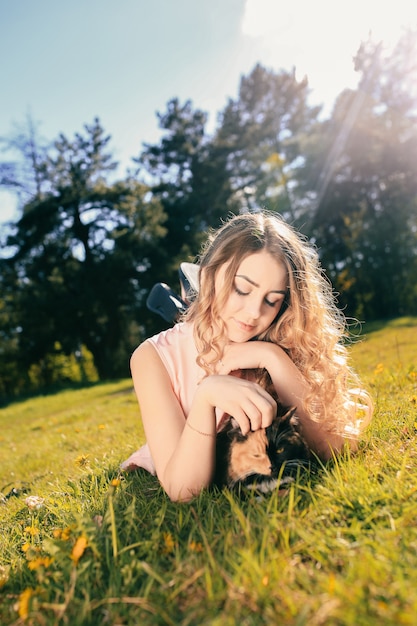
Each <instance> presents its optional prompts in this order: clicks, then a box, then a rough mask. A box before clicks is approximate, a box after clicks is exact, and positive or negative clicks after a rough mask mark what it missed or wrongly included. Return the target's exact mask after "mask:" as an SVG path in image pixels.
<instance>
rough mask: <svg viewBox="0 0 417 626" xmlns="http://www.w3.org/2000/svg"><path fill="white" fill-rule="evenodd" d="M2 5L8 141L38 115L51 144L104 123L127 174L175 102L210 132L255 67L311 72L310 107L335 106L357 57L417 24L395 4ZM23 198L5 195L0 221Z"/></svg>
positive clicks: (2, 119)
mask: <svg viewBox="0 0 417 626" xmlns="http://www.w3.org/2000/svg"><path fill="white" fill-rule="evenodd" d="M385 4H386V3H382V2H381V1H380V0H351V1H350V2H349V3H343V4H342V3H339V2H335V0H314V1H312V0H291V1H290V2H289V1H288V0H285V1H282V0H146V1H145V0H117V2H116V1H115V0H71V1H69V0H0V59H1V62H0V85H1V97H0V136H7V135H10V133H12V131H13V128H14V126H15V125H16V124H20V125H22V124H24V121H25V119H26V116H27V115H28V114H30V115H31V116H32V118H33V119H34V120H35V121H38V122H39V123H40V126H39V130H40V133H41V134H42V135H43V136H44V137H45V138H46V139H48V140H52V139H55V138H56V137H57V135H58V134H59V133H60V132H63V133H64V134H66V135H67V136H69V137H71V136H72V135H73V134H74V133H75V132H77V131H80V130H82V127H83V125H84V124H86V123H90V122H91V121H92V120H93V118H94V117H95V116H98V117H99V118H100V120H101V122H102V124H103V126H104V128H105V130H106V131H107V132H108V133H109V134H110V135H111V136H112V144H111V145H112V148H113V152H114V156H115V158H116V159H117V160H119V161H120V162H121V170H120V173H121V175H122V174H123V172H124V171H125V168H126V167H127V166H128V165H129V164H130V159H131V157H133V156H136V155H138V154H139V152H140V151H141V147H142V143H143V142H153V141H157V140H158V138H159V136H160V135H159V131H158V126H157V119H156V111H164V110H165V106H166V103H167V102H168V100H169V99H171V98H172V97H174V96H177V97H179V98H180V100H181V101H182V102H183V101H185V100H186V99H188V98H190V99H191V100H192V101H193V104H194V106H195V107H198V108H201V109H203V110H205V111H207V112H208V113H209V115H210V118H209V128H213V127H214V126H215V124H216V114H217V113H218V112H220V111H221V109H222V108H223V107H224V105H225V104H226V102H227V99H228V97H236V95H237V90H238V85H239V80H240V77H241V75H242V74H247V73H248V72H250V70H251V69H252V68H253V66H254V65H255V63H256V62H258V61H259V62H261V63H263V64H264V65H266V66H267V67H270V68H273V69H275V70H280V69H291V68H292V67H293V66H295V67H296V70H297V75H298V76H299V77H300V78H301V77H302V76H303V75H307V76H308V78H309V83H310V88H311V89H312V95H311V101H312V102H314V103H324V104H325V105H326V107H327V108H328V109H330V107H331V104H332V102H333V101H334V98H335V97H336V96H337V95H338V94H339V93H340V92H341V91H342V89H343V88H344V87H349V86H355V84H356V77H355V74H354V72H353V64H352V57H353V56H354V54H355V52H356V51H357V49H358V47H359V44H360V42H361V40H362V39H365V38H366V37H367V36H368V33H369V32H370V31H371V32H372V35H373V37H374V38H376V39H383V40H384V41H386V42H387V43H393V42H394V41H395V40H396V39H397V38H398V36H399V34H400V28H401V27H402V26H416V24H417V5H416V6H414V5H415V4H416V3H415V2H413V0H396V2H395V3H389V5H390V6H389V7H387V6H385ZM15 216H16V203H15V201H14V200H13V198H11V197H10V195H7V194H5V193H2V192H0V222H3V221H5V220H6V219H10V218H13V217H15Z"/></svg>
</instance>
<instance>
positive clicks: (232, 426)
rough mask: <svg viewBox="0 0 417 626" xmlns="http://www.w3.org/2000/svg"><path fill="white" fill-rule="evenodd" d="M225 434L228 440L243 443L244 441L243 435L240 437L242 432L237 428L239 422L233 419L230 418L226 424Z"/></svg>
mask: <svg viewBox="0 0 417 626" xmlns="http://www.w3.org/2000/svg"><path fill="white" fill-rule="evenodd" d="M227 434H228V435H229V438H230V439H234V440H236V441H243V440H244V439H246V437H245V436H244V435H242V431H241V429H240V426H239V422H238V421H237V420H235V418H234V417H231V418H230V420H229V423H228V428H227Z"/></svg>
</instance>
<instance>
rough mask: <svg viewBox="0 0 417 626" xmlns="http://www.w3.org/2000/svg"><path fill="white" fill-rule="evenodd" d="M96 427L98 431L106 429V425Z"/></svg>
mask: <svg viewBox="0 0 417 626" xmlns="http://www.w3.org/2000/svg"><path fill="white" fill-rule="evenodd" d="M98 427H99V430H104V429H105V428H106V425H105V424H99V425H98Z"/></svg>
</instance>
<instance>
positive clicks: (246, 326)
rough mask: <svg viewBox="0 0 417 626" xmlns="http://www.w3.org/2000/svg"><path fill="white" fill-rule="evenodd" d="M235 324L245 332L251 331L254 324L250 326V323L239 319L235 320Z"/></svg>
mask: <svg viewBox="0 0 417 626" xmlns="http://www.w3.org/2000/svg"><path fill="white" fill-rule="evenodd" d="M235 322H236V325H237V326H238V328H240V330H243V331H244V332H245V333H251V332H252V331H253V330H254V328H255V326H252V325H250V324H245V323H244V322H241V321H240V320H236V319H235Z"/></svg>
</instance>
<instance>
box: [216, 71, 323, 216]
mask: <svg viewBox="0 0 417 626" xmlns="http://www.w3.org/2000/svg"><path fill="white" fill-rule="evenodd" d="M308 94H309V91H308V83H307V80H306V79H303V80H301V81H297V80H296V78H295V71H292V72H286V71H281V72H279V73H275V72H273V71H271V70H267V69H265V68H264V67H262V66H261V65H259V64H258V65H256V66H255V68H254V69H253V70H252V72H251V73H250V74H249V75H248V76H244V77H242V79H241V83H240V88H239V95H238V98H237V99H236V100H230V101H229V103H228V104H227V106H226V108H225V109H224V111H223V113H222V116H221V124H220V127H219V129H218V131H217V133H216V136H215V139H214V143H215V145H216V146H218V147H221V148H222V149H223V150H224V152H225V153H226V154H227V161H226V164H227V165H226V166H227V171H228V174H229V177H230V184H231V188H232V190H233V194H234V197H235V199H236V201H237V202H238V204H239V208H240V210H248V209H249V210H256V209H258V208H259V207H266V208H268V209H271V210H275V211H278V212H279V213H282V214H283V215H284V216H286V217H287V218H288V219H290V220H291V221H292V222H296V221H297V220H299V219H300V217H301V215H302V214H303V212H304V207H303V202H302V199H300V198H298V196H297V186H298V172H299V170H300V169H301V168H302V167H303V164H304V157H303V145H304V142H305V140H306V137H308V136H309V134H311V133H312V132H313V130H314V129H315V127H316V125H317V124H318V122H317V117H318V114H319V112H320V108H319V107H310V106H309V105H308Z"/></svg>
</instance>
